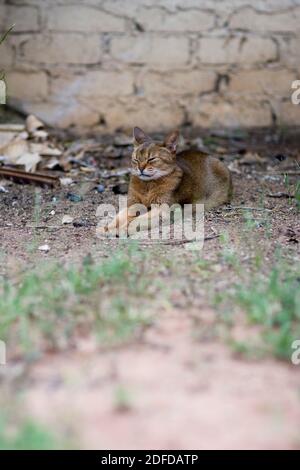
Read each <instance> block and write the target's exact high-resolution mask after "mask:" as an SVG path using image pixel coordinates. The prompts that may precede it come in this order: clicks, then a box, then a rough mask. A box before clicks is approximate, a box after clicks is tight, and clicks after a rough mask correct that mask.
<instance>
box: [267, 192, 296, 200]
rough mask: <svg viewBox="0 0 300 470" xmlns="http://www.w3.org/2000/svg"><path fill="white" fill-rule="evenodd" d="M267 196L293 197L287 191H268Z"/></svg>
mask: <svg viewBox="0 0 300 470" xmlns="http://www.w3.org/2000/svg"><path fill="white" fill-rule="evenodd" d="M267 196H268V197H277V198H280V197H285V198H287V199H289V198H293V197H294V196H292V195H291V194H288V193H280V192H279V193H268V194H267Z"/></svg>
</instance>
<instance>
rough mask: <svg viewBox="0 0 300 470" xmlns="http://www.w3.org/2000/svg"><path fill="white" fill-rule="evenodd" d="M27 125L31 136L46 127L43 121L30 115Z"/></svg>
mask: <svg viewBox="0 0 300 470" xmlns="http://www.w3.org/2000/svg"><path fill="white" fill-rule="evenodd" d="M25 125H26V130H27V131H28V132H29V134H34V133H35V132H36V131H38V130H41V129H44V127H45V126H44V124H43V123H42V121H40V120H39V119H38V118H37V117H35V116H34V115H33V114H30V115H29V116H27V119H26V124H25Z"/></svg>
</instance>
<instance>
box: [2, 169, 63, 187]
mask: <svg viewBox="0 0 300 470" xmlns="http://www.w3.org/2000/svg"><path fill="white" fill-rule="evenodd" d="M0 176H3V177H4V178H13V179H14V180H17V181H27V182H29V183H38V184H47V185H50V186H55V185H59V184H60V182H59V178H58V177H57V176H50V175H44V174H43V173H37V172H35V173H29V172H28V171H23V170H13V169H11V168H0Z"/></svg>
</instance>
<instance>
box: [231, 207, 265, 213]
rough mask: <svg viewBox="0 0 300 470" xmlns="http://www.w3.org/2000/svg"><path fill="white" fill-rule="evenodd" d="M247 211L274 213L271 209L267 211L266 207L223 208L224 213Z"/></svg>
mask: <svg viewBox="0 0 300 470" xmlns="http://www.w3.org/2000/svg"><path fill="white" fill-rule="evenodd" d="M239 209H241V210H245V211H267V212H272V211H271V209H266V208H265V207H247V206H230V207H223V209H222V210H224V211H235V210H239Z"/></svg>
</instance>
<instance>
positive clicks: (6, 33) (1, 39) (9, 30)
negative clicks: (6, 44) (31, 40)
mask: <svg viewBox="0 0 300 470" xmlns="http://www.w3.org/2000/svg"><path fill="white" fill-rule="evenodd" d="M14 27H15V25H14V24H13V25H11V27H10V28H9V29H8V30H7V31H6V32H5V33H4V34H3V36H2V37H1V38H0V44H2V43H3V41H5V39H6V38H7V36H8V35H9V33H10V32H11V30H12V29H13V28H14Z"/></svg>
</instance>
